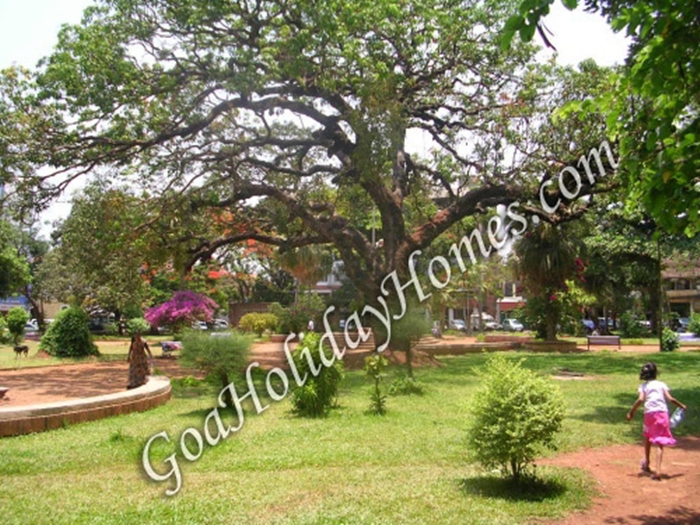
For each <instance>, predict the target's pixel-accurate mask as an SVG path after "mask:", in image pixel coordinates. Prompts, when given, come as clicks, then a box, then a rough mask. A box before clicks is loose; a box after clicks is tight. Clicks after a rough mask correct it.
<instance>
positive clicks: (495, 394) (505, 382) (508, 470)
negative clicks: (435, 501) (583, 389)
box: [468, 355, 564, 481]
mask: <svg viewBox="0 0 700 525" xmlns="http://www.w3.org/2000/svg"><path fill="white" fill-rule="evenodd" d="M479 375H480V376H481V378H482V381H483V386H482V387H481V388H480V389H479V391H477V392H476V394H475V396H474V399H473V401H472V405H471V416H472V417H471V424H470V428H469V433H468V436H469V438H468V447H469V449H470V451H471V452H472V454H473V456H474V459H475V460H476V461H477V462H479V463H481V464H482V465H483V466H484V467H486V468H487V469H492V468H499V469H500V470H501V472H502V473H503V474H504V475H510V476H511V477H512V478H513V479H514V480H515V481H518V480H520V479H521V476H522V475H523V474H524V473H525V472H526V469H527V468H528V466H529V465H531V463H532V462H533V461H534V459H535V457H536V455H537V454H538V453H539V452H540V451H541V450H542V449H543V448H550V449H554V448H556V446H555V442H554V437H555V435H556V433H557V432H559V431H560V430H561V425H562V420H563V419H564V407H563V398H562V396H561V393H560V392H559V390H558V388H557V387H556V386H555V385H554V384H553V383H552V382H551V381H549V380H547V379H546V378H543V377H540V376H537V375H536V374H535V373H534V372H532V371H530V370H527V369H524V368H522V366H521V361H518V362H514V361H509V360H507V359H506V358H505V357H504V356H503V355H494V356H491V357H489V359H488V360H487V362H486V366H485V369H484V371H483V372H479Z"/></svg>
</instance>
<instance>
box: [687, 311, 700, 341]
mask: <svg viewBox="0 0 700 525" xmlns="http://www.w3.org/2000/svg"><path fill="white" fill-rule="evenodd" d="M688 332H690V333H691V334H694V335H695V337H700V314H698V313H694V314H693V315H691V316H690V323H688Z"/></svg>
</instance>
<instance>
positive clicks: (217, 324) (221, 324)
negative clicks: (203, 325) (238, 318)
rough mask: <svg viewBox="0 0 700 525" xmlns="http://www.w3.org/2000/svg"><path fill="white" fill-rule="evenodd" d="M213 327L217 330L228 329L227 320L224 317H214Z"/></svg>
mask: <svg viewBox="0 0 700 525" xmlns="http://www.w3.org/2000/svg"><path fill="white" fill-rule="evenodd" d="M214 328H216V329H217V330H228V321H227V320H226V319H214Z"/></svg>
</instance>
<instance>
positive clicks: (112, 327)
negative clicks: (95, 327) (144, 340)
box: [105, 322, 119, 335]
mask: <svg viewBox="0 0 700 525" xmlns="http://www.w3.org/2000/svg"><path fill="white" fill-rule="evenodd" d="M105 334H107V335H118V334H119V324H118V323H115V322H111V323H107V324H106V325H105Z"/></svg>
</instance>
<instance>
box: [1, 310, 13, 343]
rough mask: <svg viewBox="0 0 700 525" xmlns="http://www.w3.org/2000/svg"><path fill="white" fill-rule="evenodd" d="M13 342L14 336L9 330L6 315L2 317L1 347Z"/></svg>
mask: <svg viewBox="0 0 700 525" xmlns="http://www.w3.org/2000/svg"><path fill="white" fill-rule="evenodd" d="M11 342H12V334H11V333H10V330H9V329H8V328H7V320H6V319H5V316H4V315H0V345H6V344H10V343H11Z"/></svg>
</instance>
